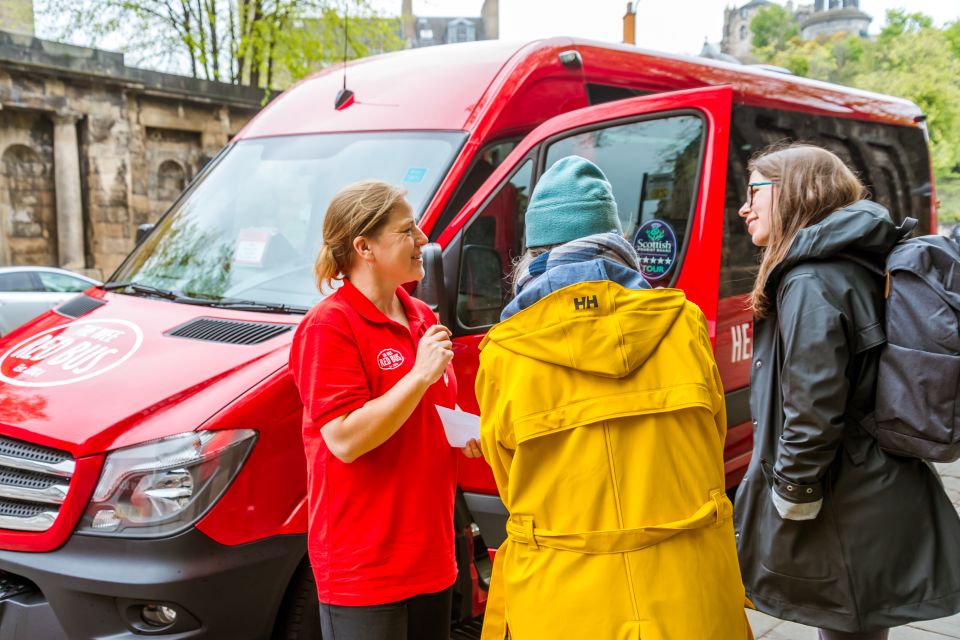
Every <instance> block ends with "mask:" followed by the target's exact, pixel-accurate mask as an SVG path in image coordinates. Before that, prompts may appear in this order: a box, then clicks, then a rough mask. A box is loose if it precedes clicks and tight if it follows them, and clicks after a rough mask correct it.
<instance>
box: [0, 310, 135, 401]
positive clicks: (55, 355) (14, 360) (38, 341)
mask: <svg viewBox="0 0 960 640" xmlns="http://www.w3.org/2000/svg"><path fill="white" fill-rule="evenodd" d="M142 343H143V331H141V330H140V327H138V326H137V325H135V324H133V323H132V322H128V321H127V320H110V319H103V320H77V321H75V322H70V323H67V324H64V325H60V326H59V327H54V328H53V329H47V330H46V331H41V332H40V333H38V334H36V335H33V336H30V337H29V338H27V339H25V340H23V341H21V342H19V343H17V344H16V345H15V346H14V347H13V348H12V349H10V350H8V351H7V352H6V353H4V354H3V356H0V380H2V381H3V382H7V383H9V384H12V385H16V386H19V387H56V386H60V385H64V384H72V383H74V382H80V381H81V380H89V379H90V378H93V377H95V376H99V375H100V374H103V373H106V372H107V371H109V370H111V369H113V368H115V367H118V366H120V365H121V364H123V363H124V362H125V361H126V360H128V359H129V358H130V356H132V355H133V354H134V353H136V351H137V349H139V348H140V345H141V344H142Z"/></svg>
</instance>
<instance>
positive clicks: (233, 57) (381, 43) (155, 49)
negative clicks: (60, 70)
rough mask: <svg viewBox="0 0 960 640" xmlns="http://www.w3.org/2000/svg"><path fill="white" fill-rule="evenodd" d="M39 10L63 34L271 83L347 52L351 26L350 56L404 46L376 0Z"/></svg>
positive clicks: (133, 2) (120, 0)
mask: <svg viewBox="0 0 960 640" xmlns="http://www.w3.org/2000/svg"><path fill="white" fill-rule="evenodd" d="M338 8H339V11H338ZM344 10H346V11H347V13H348V15H349V20H348V21H347V24H348V28H347V29H345V22H344V20H345V19H344V15H343V13H344ZM37 15H38V21H39V22H41V23H42V22H45V21H46V22H51V23H59V26H60V29H59V33H56V34H55V37H57V38H58V39H67V40H72V41H78V40H80V41H83V40H86V42H82V43H83V44H89V45H91V46H96V43H97V42H100V41H102V40H103V39H104V38H109V37H113V38H122V40H123V42H124V43H125V44H124V46H122V47H121V48H122V50H123V51H124V52H125V53H127V55H129V56H131V58H133V60H134V62H135V63H136V64H142V65H145V66H149V67H153V68H156V69H160V70H163V71H173V72H183V71H186V72H188V73H189V74H190V75H192V76H193V77H195V78H203V79H206V80H215V81H221V82H231V83H234V84H245V85H253V86H257V87H263V88H264V89H266V90H267V91H269V90H270V89H272V88H280V87H284V86H287V85H288V84H290V83H292V82H294V81H296V80H299V79H300V78H302V77H304V76H305V75H307V74H308V73H310V72H311V71H314V70H316V69H319V68H322V67H323V66H325V65H327V64H330V63H331V62H335V61H338V60H341V59H342V58H343V55H344V39H345V36H346V35H347V34H349V37H348V38H347V47H346V52H347V57H348V58H350V59H352V58H357V57H362V56H365V55H368V54H369V53H371V52H382V51H391V50H395V49H400V48H402V47H403V40H402V39H401V38H400V36H399V22H398V20H396V19H387V18H383V17H381V16H380V15H378V14H377V13H376V12H375V11H373V9H372V8H371V4H370V0H345V1H340V2H336V3H335V1H334V0H79V1H78V0H41V1H40V2H37Z"/></svg>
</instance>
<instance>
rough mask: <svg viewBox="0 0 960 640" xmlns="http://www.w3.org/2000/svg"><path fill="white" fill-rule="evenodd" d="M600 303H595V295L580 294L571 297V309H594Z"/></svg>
mask: <svg viewBox="0 0 960 640" xmlns="http://www.w3.org/2000/svg"><path fill="white" fill-rule="evenodd" d="M599 306H600V305H599V304H598V303H597V296H581V297H579V298H574V299H573V310H574V311H582V310H583V309H596V308H597V307H599Z"/></svg>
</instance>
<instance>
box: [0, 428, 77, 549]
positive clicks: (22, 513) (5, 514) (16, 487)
mask: <svg viewBox="0 0 960 640" xmlns="http://www.w3.org/2000/svg"><path fill="white" fill-rule="evenodd" d="M74 469H75V463H74V460H73V458H72V457H70V455H69V454H67V453H64V452H63V451H58V450H56V449H50V448H48V447H41V446H38V445H34V444H29V443H26V442H21V441H20V440H14V439H12V438H5V437H2V436H0V529H11V530H14V531H46V530H47V529H49V528H50V527H51V526H53V523H54V521H55V520H56V519H57V515H58V514H59V513H60V507H61V506H62V505H63V503H64V501H65V500H66V498H67V493H68V491H69V489H70V480H71V478H73V472H74Z"/></svg>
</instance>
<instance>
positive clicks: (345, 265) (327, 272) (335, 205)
mask: <svg viewBox="0 0 960 640" xmlns="http://www.w3.org/2000/svg"><path fill="white" fill-rule="evenodd" d="M405 195H406V191H404V190H403V189H401V188H399V187H395V186H393V185H392V184H389V183H387V182H382V181H380V180H364V181H363V182H355V183H353V184H351V185H347V186H346V187H344V188H343V189H341V190H340V191H339V192H338V193H337V195H335V196H334V197H333V200H332V201H331V202H330V206H329V207H327V215H326V217H325V218H324V219H323V246H322V247H320V253H318V254H317V261H316V264H315V265H314V268H313V273H314V276H315V277H316V280H317V288H318V289H322V288H323V286H324V285H327V286H328V287H331V286H332V285H333V281H334V280H337V279H339V278H341V277H343V275H344V274H346V272H347V271H348V270H349V269H350V266H351V265H352V264H353V256H354V251H353V240H354V238H357V237H359V236H367V237H375V236H376V235H377V234H378V233H379V232H380V230H381V229H382V228H383V225H384V224H386V222H387V220H389V219H390V214H391V213H393V208H394V207H396V206H397V204H399V203H400V202H402V201H403V198H404V196H405Z"/></svg>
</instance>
